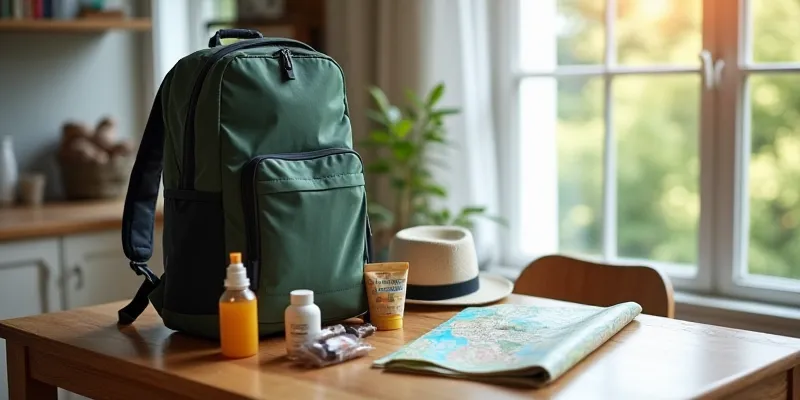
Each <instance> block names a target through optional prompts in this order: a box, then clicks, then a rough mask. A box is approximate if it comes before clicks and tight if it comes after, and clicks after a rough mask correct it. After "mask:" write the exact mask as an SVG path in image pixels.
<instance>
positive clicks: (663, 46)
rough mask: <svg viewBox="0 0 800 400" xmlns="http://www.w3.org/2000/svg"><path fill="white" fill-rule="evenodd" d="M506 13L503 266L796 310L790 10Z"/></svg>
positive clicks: (796, 165) (650, 1)
mask: <svg viewBox="0 0 800 400" xmlns="http://www.w3.org/2000/svg"><path fill="white" fill-rule="evenodd" d="M512 3H514V4H515V7H514V8H515V9H514V10H505V11H503V12H501V14H503V15H502V16H501V17H500V18H501V22H502V23H501V26H504V27H507V28H506V29H507V30H508V31H507V32H505V34H506V37H505V38H504V39H507V40H505V42H508V43H513V45H512V46H511V50H510V51H508V53H507V54H505V52H501V53H503V54H502V55H501V59H503V58H505V59H507V61H508V62H507V63H505V64H506V65H509V66H511V69H510V70H509V71H506V72H508V73H507V74H499V75H498V76H505V77H510V79H508V78H506V79H505V80H506V81H507V82H499V83H500V86H501V88H504V89H501V90H505V91H506V92H508V93H510V94H511V95H509V96H507V97H508V98H510V99H513V101H512V104H508V107H502V109H506V110H508V113H509V114H508V115H507V118H501V119H504V120H507V121H508V123H507V126H505V127H504V128H505V129H501V131H503V132H507V137H504V138H503V143H502V144H503V146H501V147H502V148H503V149H504V150H503V151H504V153H503V155H504V157H502V158H503V159H505V161H504V165H503V166H502V168H503V169H502V171H501V172H502V173H503V176H505V177H510V179H508V180H506V181H504V182H503V185H504V187H503V192H504V193H506V194H508V196H506V200H505V203H504V210H505V213H506V214H507V215H506V216H507V218H508V220H509V221H510V222H511V223H510V226H509V229H508V231H507V233H508V235H509V237H508V240H506V241H505V242H506V243H507V246H509V248H508V249H507V251H506V252H505V254H506V256H507V258H508V259H507V260H505V261H506V262H507V263H510V264H514V265H523V264H524V263H525V262H529V261H530V260H531V259H532V258H534V257H537V256H540V255H543V254H548V253H553V252H561V253H566V254H573V255H577V256H581V257H584V258H596V259H605V260H609V261H613V262H621V263H646V264H649V265H655V266H660V267H661V268H663V269H664V270H665V271H666V272H667V273H668V274H669V275H670V276H671V277H672V280H673V283H674V284H675V286H676V287H678V288H681V289H685V290H694V291H701V292H707V293H716V294H724V295H732V296H737V297H743V298H751V299H757V300H765V301H773V302H783V303H787V304H800V30H798V29H797V28H796V21H798V20H800V2H798V1H796V0H730V1H724V2H720V1H702V0H536V1H527V0H516V1H514V2H512Z"/></svg>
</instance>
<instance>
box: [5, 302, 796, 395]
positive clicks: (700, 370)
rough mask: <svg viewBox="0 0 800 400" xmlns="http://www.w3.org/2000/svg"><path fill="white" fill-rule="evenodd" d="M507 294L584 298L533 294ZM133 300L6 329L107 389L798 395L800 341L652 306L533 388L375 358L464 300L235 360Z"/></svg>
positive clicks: (42, 363)
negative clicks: (321, 342)
mask: <svg viewBox="0 0 800 400" xmlns="http://www.w3.org/2000/svg"><path fill="white" fill-rule="evenodd" d="M506 301H507V302H511V303H518V304H529V305H539V306H571V305H572V304H571V303H563V302H559V301H555V300H549V299H542V298H535V297H529V296H521V295H512V296H510V297H509V298H508V299H507V300H506ZM122 305H123V303H113V304H107V305H102V306H96V307H90V308H85V309H77V310H71V311H65V312H60V313H54V314H44V315H39V316H33V317H25V318H18V319H13V320H7V321H4V322H2V323H0V336H1V337H4V338H6V339H8V340H9V343H10V344H11V346H12V348H19V347H25V348H26V349H28V350H27V352H28V354H29V355H28V364H29V367H30V374H29V375H30V377H29V378H32V379H34V380H36V381H40V382H45V383H47V384H50V385H54V386H59V387H64V388H66V389H69V390H72V391H75V392H78V393H82V394H87V395H90V396H93V397H98V398H115V399H140V398H147V399H148V400H153V399H158V398H197V399H201V398H203V399H205V398H214V399H266V398H305V399H344V398H348V399H350V398H356V399H367V398H370V399H371V398H381V399H427V398H447V399H489V398H491V399H515V398H532V397H533V398H555V397H557V398H569V399H571V398H576V399H587V398H608V399H663V398H679V399H684V398H724V397H730V396H735V395H736V394H737V393H739V394H740V396H745V397H744V398H748V397H751V398H752V396H754V395H758V396H762V395H763V396H766V397H767V398H786V397H787V396H792V397H790V398H797V397H796V396H797V395H796V391H795V390H794V386H793V385H795V384H796V382H797V378H796V377H797V372H796V371H797V369H794V370H793V368H794V367H796V366H797V365H798V363H800V340H798V339H793V338H787V337H781V336H774V335H767V334H761V333H755V332H748V331H742V330H736V329H729V328H721V327H714V326H708V325H702V324H697V323H692V322H686V321H679V320H673V319H667V318H661V317H654V316H648V315H640V316H639V317H637V318H636V319H635V320H634V321H633V322H632V323H631V324H629V325H628V326H627V327H626V328H625V329H623V330H622V331H621V332H620V333H618V334H617V335H616V336H614V337H612V338H611V340H610V341H609V342H608V343H606V344H605V345H603V346H601V347H600V348H599V349H598V350H596V351H595V352H594V353H592V354H591V355H589V357H588V358H587V359H585V360H584V361H582V362H581V363H579V364H578V365H577V366H576V367H575V368H573V369H572V370H571V371H569V372H568V373H567V374H566V375H565V376H563V377H562V378H560V379H559V380H557V381H556V382H554V383H553V384H551V385H550V386H548V387H545V388H543V389H539V390H530V389H520V388H512V387H503V386H494V385H490V384H484V383H477V382H470V381H465V380H456V379H447V378H439V377H430V376H419V375H408V374H398V373H387V372H384V371H381V370H376V369H372V368H370V364H371V362H372V360H374V359H375V358H378V357H382V356H384V355H387V354H389V353H390V352H392V351H395V350H397V349H398V348H399V347H400V346H402V345H403V344H404V343H407V342H409V341H411V340H414V339H416V338H417V337H419V336H420V335H422V334H423V333H425V332H427V331H429V330H430V329H432V328H434V327H435V326H437V325H439V324H440V323H442V322H443V321H445V320H446V319H448V318H450V317H451V316H453V315H454V314H455V313H456V312H457V311H458V309H457V308H434V307H430V306H428V307H423V306H410V305H409V306H407V310H406V316H405V328H404V329H402V330H397V331H388V332H378V333H377V334H376V335H375V336H373V337H370V338H369V339H368V341H369V342H370V343H371V344H372V345H373V346H375V350H373V351H372V352H371V353H370V354H369V355H368V356H367V357H364V358H361V359H358V360H352V361H349V362H347V363H344V364H341V365H337V366H331V367H327V368H323V369H304V368H300V367H296V366H294V365H293V364H292V363H291V362H290V361H288V360H287V359H286V358H285V350H284V344H283V340H282V339H281V338H279V337H277V338H273V339H266V340H264V341H263V342H262V344H261V350H260V353H259V354H258V356H255V357H251V358H248V359H242V360H225V359H223V358H222V357H221V355H220V353H219V348H218V344H217V343H214V342H211V341H206V340H202V339H196V338H192V337H188V336H186V335H183V334H180V333H175V332H172V331H170V330H169V329H167V328H165V327H164V326H163V324H162V322H161V320H160V319H159V318H158V316H157V315H156V313H155V312H154V311H153V310H152V309H148V310H147V311H146V312H145V313H144V314H143V315H142V317H141V318H140V319H139V320H138V321H137V322H136V323H134V325H132V326H128V327H118V326H117V325H116V312H117V310H118V309H119V307H121V306H122ZM13 346H19V347H13ZM12 367H13V365H12ZM16 376H17V375H14V376H12V379H16V378H15V377H16ZM16 385H17V387H18V386H19V384H16ZM12 386H14V383H13V382H12ZM19 398H24V397H19Z"/></svg>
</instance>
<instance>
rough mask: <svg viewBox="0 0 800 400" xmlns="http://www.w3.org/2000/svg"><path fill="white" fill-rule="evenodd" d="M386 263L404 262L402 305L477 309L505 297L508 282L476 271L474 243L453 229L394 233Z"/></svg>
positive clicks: (508, 291) (422, 228) (509, 288)
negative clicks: (406, 267)
mask: <svg viewBox="0 0 800 400" xmlns="http://www.w3.org/2000/svg"><path fill="white" fill-rule="evenodd" d="M389 260H390V261H407V262H408V263H409V269H408V285H407V288H406V303H410V304H432V305H478V304H486V303H493V302H495V301H498V300H500V299H502V298H504V297H506V296H508V295H509V294H511V291H512V289H513V286H514V285H513V284H512V283H511V281H509V280H508V279H506V278H504V277H502V276H499V275H496V274H491V273H487V272H480V271H478V257H477V254H476V253H475V242H474V241H473V239H472V234H471V233H470V231H469V230H467V229H464V228H461V227H456V226H417V227H413V228H407V229H403V230H401V231H400V232H397V234H396V235H395V237H394V238H393V239H392V242H391V243H390V244H389Z"/></svg>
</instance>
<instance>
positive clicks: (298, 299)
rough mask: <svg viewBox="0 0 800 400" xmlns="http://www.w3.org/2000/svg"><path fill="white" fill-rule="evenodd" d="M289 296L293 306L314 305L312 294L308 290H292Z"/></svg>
mask: <svg viewBox="0 0 800 400" xmlns="http://www.w3.org/2000/svg"><path fill="white" fill-rule="evenodd" d="M289 296H291V301H292V305H293V306H307V305H309V304H314V292H313V291H311V290H308V289H298V290H292V292H291V293H289Z"/></svg>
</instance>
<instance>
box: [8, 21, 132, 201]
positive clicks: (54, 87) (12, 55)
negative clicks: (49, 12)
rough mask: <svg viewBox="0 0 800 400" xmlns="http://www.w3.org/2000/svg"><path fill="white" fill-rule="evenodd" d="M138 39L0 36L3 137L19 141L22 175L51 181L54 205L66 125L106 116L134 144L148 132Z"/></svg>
mask: <svg viewBox="0 0 800 400" xmlns="http://www.w3.org/2000/svg"><path fill="white" fill-rule="evenodd" d="M140 36H146V35H145V34H141V33H134V32H109V33H105V34H91V35H85V34H23V33H13V34H10V33H0V135H11V136H13V138H14V148H15V151H16V155H17V162H18V163H19V166H20V171H28V170H37V171H45V172H47V173H48V191H47V193H48V197H51V198H52V197H59V196H60V193H61V189H60V185H59V184H58V182H55V181H54V180H55V179H57V178H58V175H57V169H56V165H57V164H56V159H55V155H54V151H55V149H56V146H57V145H58V142H59V138H60V127H61V125H62V124H63V123H64V122H65V121H66V120H70V119H74V120H80V121H84V122H86V123H90V124H91V125H94V124H95V123H96V122H97V121H98V120H99V119H100V118H101V117H102V116H104V115H108V116H111V117H113V118H114V119H115V120H116V121H117V123H118V132H119V134H120V135H121V136H130V137H136V135H138V132H140V131H141V129H142V127H143V126H144V121H143V120H142V119H141V117H140V116H141V115H142V110H141V108H142V104H143V99H142V91H141V87H142V83H141V81H142V69H143V66H144V65H143V63H142V57H141V46H140V45H139V40H140ZM50 183H52V184H50Z"/></svg>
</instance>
